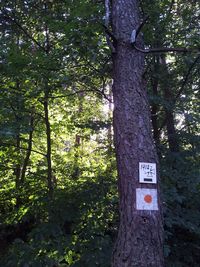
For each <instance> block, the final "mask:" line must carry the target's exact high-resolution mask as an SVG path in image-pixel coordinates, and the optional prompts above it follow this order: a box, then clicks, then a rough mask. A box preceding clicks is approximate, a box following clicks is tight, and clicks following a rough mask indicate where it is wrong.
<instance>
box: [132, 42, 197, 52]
mask: <svg viewBox="0 0 200 267" xmlns="http://www.w3.org/2000/svg"><path fill="white" fill-rule="evenodd" d="M133 47H134V48H135V49H136V50H137V51H139V52H142V53H145V54H150V53H167V52H179V53H186V52H190V53H192V52H200V48H194V49H191V48H184V47H161V48H150V49H142V48H139V47H137V46H136V45H135V44H133Z"/></svg>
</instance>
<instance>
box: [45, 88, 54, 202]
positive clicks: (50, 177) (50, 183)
mask: <svg viewBox="0 0 200 267" xmlns="http://www.w3.org/2000/svg"><path fill="white" fill-rule="evenodd" d="M44 114H45V125H46V138H47V139H46V140H47V155H46V156H47V183H48V190H49V197H50V198H52V196H53V175H52V164H51V127H50V122H49V89H48V88H46V90H45V97H44Z"/></svg>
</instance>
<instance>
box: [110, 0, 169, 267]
mask: <svg viewBox="0 0 200 267" xmlns="http://www.w3.org/2000/svg"><path fill="white" fill-rule="evenodd" d="M139 25H140V17H139V6H138V1H136V0H115V1H113V2H112V28H113V34H114V36H116V39H117V42H116V47H115V48H116V53H114V54H113V80H114V83H113V98H114V113H113V127H114V143H115V149H116V157H117V169H118V176H119V196H120V225H119V230H118V237H117V240H116V243H115V247H114V250H113V260H112V266H113V267H133V266H135V267H150V266H152V267H163V266H164V259H163V226H162V212H161V201H160V189H159V185H158V184H141V183H139V177H138V176H139V162H149V163H156V164H158V158H157V153H156V148H155V144H154V141H153V138H152V133H151V120H150V111H149V103H148V100H147V96H146V91H145V83H144V81H143V73H144V55H143V53H141V52H140V51H137V50H136V49H133V48H132V46H131V45H130V35H131V32H132V31H133V29H137V28H138V27H139ZM137 42H138V44H139V45H140V46H141V47H142V46H143V41H142V38H141V36H138V39H137ZM157 166H158V165H157ZM157 178H158V181H159V175H158V174H157ZM137 188H147V189H155V190H157V192H158V193H157V195H158V210H139V209H138V210H137V207H136V189H137Z"/></svg>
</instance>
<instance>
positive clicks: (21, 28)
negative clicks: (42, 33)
mask: <svg viewBox="0 0 200 267" xmlns="http://www.w3.org/2000/svg"><path fill="white" fill-rule="evenodd" d="M3 14H4V15H5V17H6V18H7V19H9V20H10V21H11V22H13V23H14V24H16V25H17V26H18V28H19V29H20V30H22V31H23V33H24V34H25V35H26V36H27V37H28V38H29V39H30V40H32V41H33V42H34V43H35V44H36V45H37V46H38V47H39V48H41V49H42V50H43V51H45V52H46V49H45V48H44V47H43V46H42V45H41V44H40V43H39V42H38V41H37V40H36V39H35V38H34V37H33V36H32V35H31V34H30V33H29V32H28V31H27V30H26V29H24V27H23V26H22V25H21V24H20V23H19V22H18V21H17V20H16V19H15V18H14V17H11V16H10V15H9V14H8V13H7V12H6V11H5V10H3ZM14 15H15V14H14Z"/></svg>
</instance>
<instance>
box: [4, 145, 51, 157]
mask: <svg viewBox="0 0 200 267" xmlns="http://www.w3.org/2000/svg"><path fill="white" fill-rule="evenodd" d="M1 146H3V147H17V146H16V145H13V144H6V143H2V142H0V147H1ZM17 148H19V149H21V150H26V151H31V152H35V153H37V154H40V155H42V156H44V157H46V156H47V155H46V154H44V153H42V152H40V151H37V150H34V149H28V148H25V147H17Z"/></svg>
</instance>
